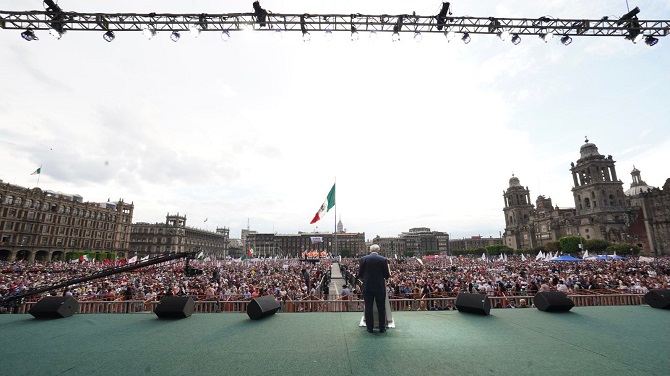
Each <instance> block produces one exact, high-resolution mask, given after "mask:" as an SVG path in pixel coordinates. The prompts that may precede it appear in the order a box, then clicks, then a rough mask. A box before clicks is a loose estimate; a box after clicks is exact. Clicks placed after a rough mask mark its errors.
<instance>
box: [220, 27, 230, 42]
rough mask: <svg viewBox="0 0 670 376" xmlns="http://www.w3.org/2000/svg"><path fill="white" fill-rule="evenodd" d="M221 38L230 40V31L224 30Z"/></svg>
mask: <svg viewBox="0 0 670 376" xmlns="http://www.w3.org/2000/svg"><path fill="white" fill-rule="evenodd" d="M221 40H223V41H224V42H228V41H229V40H230V31H228V30H224V31H222V32H221Z"/></svg>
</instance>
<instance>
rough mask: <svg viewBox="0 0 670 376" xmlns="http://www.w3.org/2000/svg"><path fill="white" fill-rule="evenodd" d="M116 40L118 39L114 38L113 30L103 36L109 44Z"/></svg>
mask: <svg viewBox="0 0 670 376" xmlns="http://www.w3.org/2000/svg"><path fill="white" fill-rule="evenodd" d="M114 38H116V37H115V36H114V32H113V31H111V30H109V31H108V32H106V33H105V34H103V35H102V39H104V40H105V41H107V42H111V41H113V40H114Z"/></svg>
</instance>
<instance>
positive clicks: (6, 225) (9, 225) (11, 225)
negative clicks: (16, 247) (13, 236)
mask: <svg viewBox="0 0 670 376" xmlns="http://www.w3.org/2000/svg"><path fill="white" fill-rule="evenodd" d="M13 226H14V222H5V230H11V229H12V227H13Z"/></svg>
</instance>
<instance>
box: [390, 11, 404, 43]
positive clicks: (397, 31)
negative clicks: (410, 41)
mask: <svg viewBox="0 0 670 376" xmlns="http://www.w3.org/2000/svg"><path fill="white" fill-rule="evenodd" d="M403 18H404V16H398V20H397V21H396V23H395V25H393V35H391V40H392V41H393V42H398V41H400V30H402V22H403Z"/></svg>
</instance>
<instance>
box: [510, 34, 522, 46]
mask: <svg viewBox="0 0 670 376" xmlns="http://www.w3.org/2000/svg"><path fill="white" fill-rule="evenodd" d="M519 43H521V37H520V36H519V34H516V33H515V34H512V44H513V45H515V46H516V45H517V44H519Z"/></svg>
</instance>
